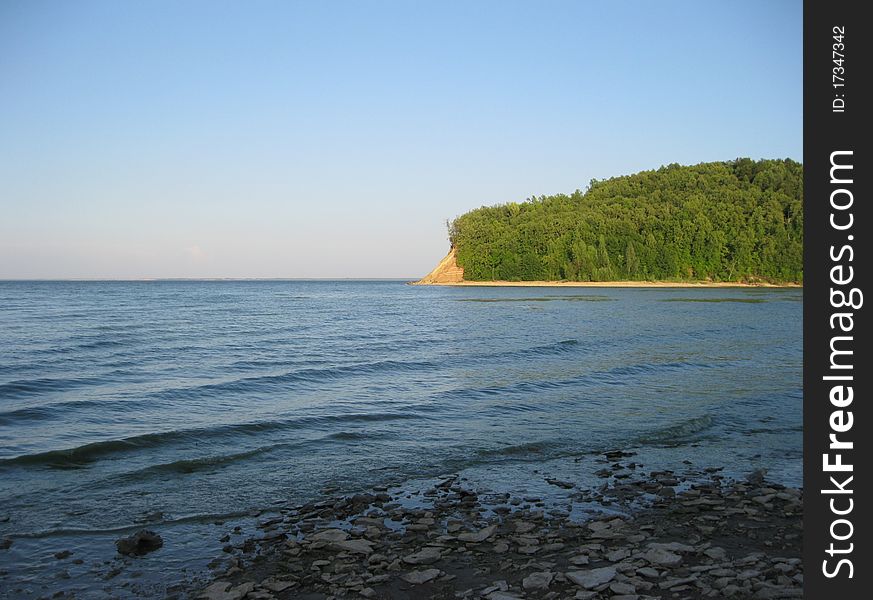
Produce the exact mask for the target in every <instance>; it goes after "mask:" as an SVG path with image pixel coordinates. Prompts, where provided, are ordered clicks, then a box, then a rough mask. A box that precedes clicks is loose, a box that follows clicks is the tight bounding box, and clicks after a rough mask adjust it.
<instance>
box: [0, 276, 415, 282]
mask: <svg viewBox="0 0 873 600" xmlns="http://www.w3.org/2000/svg"><path fill="white" fill-rule="evenodd" d="M418 279H421V278H420V277H14V278H7V277H0V283H11V282H28V281H29V282H37V281H70V282H88V281H93V282H108V281H112V282H139V281H142V282H147V281H417V280H418Z"/></svg>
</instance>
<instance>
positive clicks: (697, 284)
mask: <svg viewBox="0 0 873 600" xmlns="http://www.w3.org/2000/svg"><path fill="white" fill-rule="evenodd" d="M412 285H439V286H453V287H582V288H701V289H702V288H802V287H803V284H799V283H779V284H774V283H740V282H735V281H455V282H450V283H435V282H434V283H432V282H427V283H422V282H420V281H417V282H412Z"/></svg>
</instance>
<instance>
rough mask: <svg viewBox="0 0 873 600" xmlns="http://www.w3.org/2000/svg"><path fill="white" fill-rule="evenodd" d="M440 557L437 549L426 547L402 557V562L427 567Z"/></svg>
mask: <svg viewBox="0 0 873 600" xmlns="http://www.w3.org/2000/svg"><path fill="white" fill-rule="evenodd" d="M441 556H442V554H441V553H440V549H439V548H434V547H433V546H427V547H425V548H422V549H421V550H419V551H418V552H414V553H413V554H409V555H408V556H404V557H403V562H405V563H406V564H409V565H429V564H432V563H435V562H436V561H438V560H439V559H440V557H441Z"/></svg>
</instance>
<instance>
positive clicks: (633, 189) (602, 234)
mask: <svg viewBox="0 0 873 600" xmlns="http://www.w3.org/2000/svg"><path fill="white" fill-rule="evenodd" d="M449 240H450V242H451V244H452V247H453V248H454V249H455V250H456V253H457V262H458V265H459V266H460V267H462V268H463V269H464V271H463V273H464V279H465V280H467V281H493V280H505V281H547V280H548V281H560V280H564V281H621V280H630V281H716V282H718V281H735V282H747V283H748V282H769V283H780V282H783V283H787V282H796V283H800V282H802V281H803V165H802V164H800V163H798V162H795V161H793V160H790V159H786V160H759V161H754V160H751V159H748V158H740V159H737V160H732V161H726V162H712V163H702V164H698V165H693V166H680V165H677V164H671V165H668V166H665V167H661V168H660V169H657V170H654V171H643V172H641V173H637V174H635V175H628V176H623V177H614V178H611V179H607V180H603V181H598V180H592V181H591V183H590V185H589V186H588V189H587V190H585V191H584V192H583V191H581V190H577V191H575V192H573V193H572V194H569V195H566V194H558V195H554V196H540V197H534V198H529V199H528V200H526V201H524V202H510V203H508V204H501V205H498V206H489V207H482V208H478V209H475V210H472V211H470V212H468V213H466V214H464V215H461V216H460V217H458V218H456V219H455V220H454V221H451V222H450V223H449Z"/></svg>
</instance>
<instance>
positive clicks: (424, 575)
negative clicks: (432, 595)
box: [400, 569, 440, 585]
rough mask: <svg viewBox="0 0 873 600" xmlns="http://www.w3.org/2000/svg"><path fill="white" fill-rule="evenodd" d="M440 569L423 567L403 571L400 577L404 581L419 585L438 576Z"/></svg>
mask: <svg viewBox="0 0 873 600" xmlns="http://www.w3.org/2000/svg"><path fill="white" fill-rule="evenodd" d="M439 574H440V570H439V569H424V570H419V571H410V572H409V573H404V574H403V575H401V576H400V579H402V580H403V581H405V582H406V583H411V584H413V585H420V584H422V583H427V582H428V581H431V580H432V579H436V578H437V577H439Z"/></svg>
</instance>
